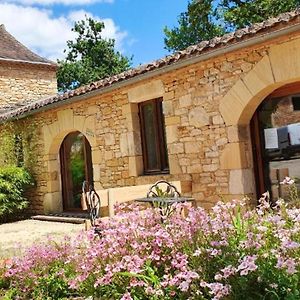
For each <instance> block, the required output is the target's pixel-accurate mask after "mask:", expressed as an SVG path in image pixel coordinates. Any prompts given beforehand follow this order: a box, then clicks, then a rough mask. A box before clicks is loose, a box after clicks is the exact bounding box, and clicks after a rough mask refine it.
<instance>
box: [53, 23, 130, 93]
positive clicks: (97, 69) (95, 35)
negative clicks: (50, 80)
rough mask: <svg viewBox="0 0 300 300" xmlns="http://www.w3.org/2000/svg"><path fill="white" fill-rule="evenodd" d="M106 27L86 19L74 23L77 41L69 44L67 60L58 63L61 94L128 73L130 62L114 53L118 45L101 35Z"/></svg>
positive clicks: (73, 29)
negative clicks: (126, 71)
mask: <svg viewBox="0 0 300 300" xmlns="http://www.w3.org/2000/svg"><path fill="white" fill-rule="evenodd" d="M103 29H104V23H103V22H98V21H96V20H93V19H92V18H87V17H86V18H85V20H81V21H79V22H75V25H74V27H73V28H72V31H73V32H75V33H76V34H77V38H76V39H75V41H71V40H69V41H67V46H68V51H67V50H65V52H67V56H66V58H65V59H63V60H58V71H57V81H58V89H59V90H60V91H64V90H68V89H74V88H77V87H79V86H81V85H83V84H88V83H90V82H93V81H96V80H100V79H102V78H105V77H108V76H111V75H115V74H118V73H121V72H123V71H125V70H127V69H128V68H129V67H130V65H131V58H128V57H126V56H123V55H122V54H121V53H120V52H118V51H115V48H114V47H115V41H114V40H113V39H104V38H103V37H102V35H101V33H102V31H103Z"/></svg>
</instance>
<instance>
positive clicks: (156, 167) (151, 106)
mask: <svg viewBox="0 0 300 300" xmlns="http://www.w3.org/2000/svg"><path fill="white" fill-rule="evenodd" d="M139 114H140V124H141V137H142V149H143V160H144V172H145V174H148V173H167V172H168V171H169V166H168V157H167V147H166V138H165V126H164V116H163V114H162V100H161V99H155V100H150V101H146V102H143V103H141V104H140V105H139Z"/></svg>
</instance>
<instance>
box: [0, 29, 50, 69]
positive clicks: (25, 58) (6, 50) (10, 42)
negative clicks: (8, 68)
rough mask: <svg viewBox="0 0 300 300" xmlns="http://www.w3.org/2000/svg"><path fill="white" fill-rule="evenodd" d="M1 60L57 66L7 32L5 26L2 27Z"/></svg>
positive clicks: (0, 41)
mask: <svg viewBox="0 0 300 300" xmlns="http://www.w3.org/2000/svg"><path fill="white" fill-rule="evenodd" d="M1 59H2V60H3V59H4V60H11V61H21V62H27V63H39V64H48V65H55V63H54V62H52V61H50V60H48V59H45V58H42V57H40V56H39V55H37V54H35V53H33V52H32V51H30V50H29V49H28V48H26V47H25V46H24V45H23V44H21V43H20V42H19V41H17V40H16V39H15V38H14V37H13V36H12V35H11V34H10V33H8V32H7V31H6V30H5V27H4V25H0V60H1Z"/></svg>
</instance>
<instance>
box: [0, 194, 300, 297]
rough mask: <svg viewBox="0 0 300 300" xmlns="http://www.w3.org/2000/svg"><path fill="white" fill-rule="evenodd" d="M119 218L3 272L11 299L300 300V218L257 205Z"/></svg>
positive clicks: (47, 246)
mask: <svg viewBox="0 0 300 300" xmlns="http://www.w3.org/2000/svg"><path fill="white" fill-rule="evenodd" d="M131 208H132V211H129V212H128V210H127V212H126V213H122V212H121V213H120V214H119V217H118V218H112V219H111V220H109V221H108V222H105V223H104V224H101V225H100V226H101V228H102V236H101V237H98V236H95V235H94V234H93V232H92V231H91V232H87V233H81V234H80V235H79V236H77V237H76V238H75V239H72V238H70V239H65V240H64V241H61V242H59V243H57V242H52V243H50V242H47V243H44V244H39V245H35V246H34V247H31V248H29V249H28V251H27V253H25V254H24V256H23V257H20V258H14V259H12V260H11V261H8V262H7V263H6V265H5V266H4V267H2V269H0V270H1V271H0V274H1V277H0V278H1V280H0V286H1V287H2V291H3V292H5V293H6V295H7V298H6V299H16V298H18V299H66V298H72V297H73V298H75V297H95V298H97V297H98V298H100V299H122V300H130V299H134V300H137V299H139V300H140V299H152V300H158V299H167V300H168V299H182V300H183V299H202V300H204V299H226V300H228V299H243V298H245V299H265V300H267V299H270V300H271V299H299V298H300V295H299V290H300V284H299V270H300V264H299V257H300V244H299V242H300V233H299V232H300V217H299V216H300V210H299V209H296V208H293V209H288V208H287V207H286V206H285V205H284V204H283V203H281V202H280V203H277V207H275V208H273V209H271V208H270V205H269V204H268V202H266V201H264V199H261V204H260V206H259V208H258V209H256V210H252V211H247V210H246V209H245V208H244V206H243V202H237V201H233V202H230V203H226V204H224V203H219V204H217V205H216V206H215V207H214V208H213V210H212V212H210V213H208V212H207V211H205V210H204V209H201V208H192V209H190V210H189V213H188V216H187V217H183V216H182V214H180V209H179V210H178V213H174V214H173V215H172V216H170V217H169V218H168V219H167V220H164V222H161V215H160V213H159V211H158V210H157V209H147V210H144V211H143V212H140V211H139V210H138V208H136V207H131ZM9 297H10V298H9Z"/></svg>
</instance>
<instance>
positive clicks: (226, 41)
mask: <svg viewBox="0 0 300 300" xmlns="http://www.w3.org/2000/svg"><path fill="white" fill-rule="evenodd" d="M299 23H300V9H297V10H295V11H292V12H288V13H283V14H281V15H279V16H278V17H276V18H271V19H268V20H266V21H264V22H261V23H256V24H253V25H251V26H249V27H246V28H244V29H239V30H237V31H235V32H232V33H228V34H225V35H223V36H221V37H216V38H213V39H211V40H209V41H203V42H201V43H199V44H197V45H193V46H190V47H188V48H186V49H185V50H182V51H178V52H176V53H174V54H172V55H168V56H166V57H164V58H161V59H158V60H155V61H153V62H151V63H148V64H144V65H141V66H139V67H137V68H134V69H131V70H128V71H125V72H123V73H120V74H118V75H114V76H111V77H108V78H105V79H102V80H99V81H96V82H93V83H90V84H88V85H85V86H82V87H80V88H78V89H76V90H72V91H68V92H66V93H64V94H57V95H54V96H51V97H47V98H44V99H41V100H38V101H34V102H32V103H29V104H28V103H27V104H25V105H23V106H22V107H19V108H15V109H12V110H10V111H7V112H6V113H3V114H0V122H3V121H5V120H8V119H11V118H18V117H21V116H22V115H24V114H27V113H29V112H32V113H33V112H34V111H35V110H37V109H40V108H44V109H47V106H49V107H51V106H52V105H53V104H57V105H62V104H64V102H65V101H68V100H70V99H71V98H73V97H76V96H80V95H84V94H87V93H89V92H92V91H95V90H101V89H104V88H106V87H112V88H113V86H114V85H116V84H117V83H121V82H124V81H126V80H128V79H131V78H134V77H138V76H141V75H142V74H145V73H148V72H150V71H154V70H158V69H161V68H163V67H166V66H169V65H173V64H176V63H177V62H179V61H183V60H185V59H189V58H193V57H198V56H201V55H204V54H206V53H208V52H210V51H213V50H216V49H220V48H226V47H228V46H230V45H234V44H238V43H239V42H242V41H245V40H247V39H250V38H251V37H256V36H260V35H263V34H267V33H272V32H274V31H276V30H278V29H282V28H289V27H292V26H293V25H294V24H299ZM225 51H226V50H225Z"/></svg>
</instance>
